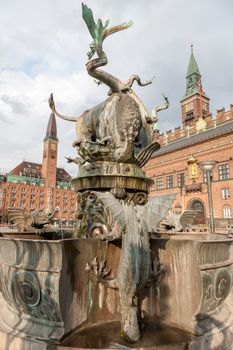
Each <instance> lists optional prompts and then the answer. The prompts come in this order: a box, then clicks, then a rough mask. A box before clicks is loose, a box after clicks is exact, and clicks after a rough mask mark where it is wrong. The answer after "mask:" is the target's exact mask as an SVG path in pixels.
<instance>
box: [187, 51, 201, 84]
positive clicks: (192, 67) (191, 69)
mask: <svg viewBox="0 0 233 350" xmlns="http://www.w3.org/2000/svg"><path fill="white" fill-rule="evenodd" d="M192 74H197V75H199V76H200V77H201V73H200V71H199V68H198V65H197V62H196V59H195V57H194V54H193V44H192V45H191V56H190V60H189V66H188V70H187V74H186V78H188V77H189V76H190V75H192Z"/></svg>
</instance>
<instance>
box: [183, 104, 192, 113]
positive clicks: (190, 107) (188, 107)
mask: <svg viewBox="0 0 233 350" xmlns="http://www.w3.org/2000/svg"><path fill="white" fill-rule="evenodd" d="M192 110H193V103H192V102H191V103H188V104H187V105H186V106H185V111H186V112H190V111H192Z"/></svg>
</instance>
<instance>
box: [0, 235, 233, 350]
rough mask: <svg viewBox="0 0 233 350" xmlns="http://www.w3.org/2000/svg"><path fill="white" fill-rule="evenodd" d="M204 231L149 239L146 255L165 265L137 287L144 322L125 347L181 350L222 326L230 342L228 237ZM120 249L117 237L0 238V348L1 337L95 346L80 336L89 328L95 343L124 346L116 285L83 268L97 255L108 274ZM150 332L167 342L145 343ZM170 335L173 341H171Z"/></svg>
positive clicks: (42, 344)
mask: <svg viewBox="0 0 233 350" xmlns="http://www.w3.org/2000/svg"><path fill="white" fill-rule="evenodd" d="M205 238H206V239H203V237H198V236H196V237H193V235H191V237H189V235H186V236H185V237H184V235H179V234H177V235H176V236H174V237H171V238H167V237H161V238H156V239H152V240H151V256H152V260H155V261H157V262H158V261H159V262H160V264H164V265H165V267H166V271H165V273H164V274H162V275H160V277H159V279H158V280H157V281H156V282H155V283H153V284H152V285H151V286H150V287H147V288H145V289H144V291H143V295H142V299H143V302H142V315H143V321H144V324H145V328H144V329H143V331H142V334H143V339H142V340H141V341H140V343H139V344H137V345H134V347H133V348H135V349H137V348H138V349H139V348H140V349H144V348H148V349H160V348H159V347H158V346H160V347H161V346H163V347H164V346H165V349H173V348H174V349H183V348H184V347H183V348H182V346H186V345H187V342H188V343H190V344H192V343H193V341H194V340H192V339H196V340H195V341H196V342H197V341H199V342H200V341H202V340H201V339H204V338H205V339H207V338H208V339H210V343H211V342H213V337H214V335H215V337H216V336H218V337H219V336H220V335H219V334H222V332H225V333H227V334H228V333H229V336H228V335H227V336H225V339H228V340H227V341H228V342H230V341H231V340H229V339H231V332H232V331H233V329H232V325H233V305H232V304H233V303H232V300H233V299H232V294H231V293H232V290H231V287H232V271H233V270H232V263H233V254H232V249H233V248H232V247H233V244H232V240H230V239H217V238H219V237H207V236H206V237H205ZM210 238H211V239H210ZM212 238H213V239H212ZM120 254H121V243H120V241H119V242H118V241H116V243H115V244H113V243H108V242H106V241H100V240H97V239H63V240H43V239H22V238H20V239H19V238H15V237H11V238H9V237H8V238H0V268H1V293H0V306H1V307H0V332H1V333H0V340H1V341H0V350H5V349H6V341H7V339H8V340H9V337H10V338H11V339H12V344H14V347H12V349H14V350H18V349H22V344H21V343H22V342H29V343H30V342H31V343H33V347H32V349H33V350H34V349H35V350H37V348H36V346H38V349H39V350H41V349H63V348H64V349H66V348H71V349H81V348H83V349H88V348H92V349H95V348H96V349H97V348H98V347H97V346H96V345H94V344H93V342H92V343H91V344H90V345H91V346H95V347H90V346H89V345H88V342H86V343H85V342H83V339H84V338H85V339H88V338H90V337H89V334H91V335H92V334H95V332H96V330H98V332H97V333H99V334H100V338H99V339H100V340H101V339H102V340H101V341H100V340H98V342H100V346H102V348H103V349H110V347H109V346H110V345H109V344H110V343H109V344H108V343H104V342H105V341H106V342H107V341H108V339H110V340H111V338H112V340H111V341H112V342H113V346H115V348H119V349H121V348H122V349H123V348H125V347H126V346H128V348H132V347H131V346H130V345H126V344H125V343H123V344H121V343H120V340H121V337H120V335H119V334H120V332H119V331H120V328H119V327H120V326H119V322H120V317H121V315H120V308H119V297H118V291H116V290H113V289H109V288H106V287H104V286H103V285H102V284H98V283H97V284H96V283H94V282H93V281H92V280H91V279H90V278H89V275H88V273H87V272H86V271H85V266H86V263H90V262H91V261H92V260H93V259H94V258H95V257H96V256H97V257H98V258H99V259H100V260H106V264H107V266H108V267H110V266H111V274H110V276H109V277H110V278H114V277H115V276H116V274H117V269H118V264H119V259H120ZM95 327H97V328H95ZM152 329H153V331H152ZM101 330H102V331H101ZM104 332H105V334H106V336H104ZM166 332H170V333H169V334H171V338H169V337H167V336H165V335H166V334H167V333H166ZM147 333H148V334H149V333H150V334H151V335H150V337H149V336H147ZM225 333H224V334H225ZM153 334H157V336H156V339H158V340H159V339H161V337H162V338H164V339H170V340H169V341H170V343H167V344H163V343H161V344H159V343H156V341H155V340H154V344H153V345H151V343H150V342H149V343H148V339H147V338H151V339H153V336H152V335H153ZM175 334H176V335H177V337H178V338H175V340H176V341H178V343H174V344H172V339H173V335H175ZM178 335H179V336H178ZM179 337H180V338H179ZM203 337H204V338H203ZM4 339H5V340H4ZM81 339H82V340H81ZM96 339H97V338H96ZM92 340H93V341H95V337H92V339H91V340H90V341H92ZM110 340H109V341H110ZM35 341H37V343H35ZM16 342H18V343H19V344H21V345H19V346H18V345H15V344H16ZM69 342H70V343H69ZM75 342H76V344H75ZM101 342H102V343H101ZM114 342H115V345H114ZM143 342H145V344H144V343H143ZM179 342H180V344H179ZM25 344H26V343H25ZM35 344H36V345H35ZM55 344H56V345H55ZM69 344H70V345H69ZM101 344H102V345H101ZM104 344H107V345H106V347H104V346H105V345H104ZM117 344H118V345H117ZM185 344H186V345H185ZM205 344H206V342H205ZM199 345H200V344H199ZM61 346H62V347H61ZM117 346H118V347H117ZM123 346H124V347H123ZM146 346H147V347H146ZM172 346H173V347H172ZM174 346H176V348H175V347H174ZM177 346H181V347H180V348H178V347H177ZM190 346H194V345H190ZM99 348H101V347H99ZM113 348H114V347H113ZM186 348H187V347H186ZM7 349H9V350H11V347H10V345H9V347H8V348H7ZM161 349H163V348H161ZM187 349H189V348H187ZM190 349H195V348H194V347H193V348H191V347H190ZM196 349H198V350H199V349H201V347H200V348H198V347H197V348H196ZM203 349H205V350H206V349H208V347H206V348H203ZM210 349H211V348H210ZM219 349H220V348H219ZM221 349H225V348H224V347H222V348H221Z"/></svg>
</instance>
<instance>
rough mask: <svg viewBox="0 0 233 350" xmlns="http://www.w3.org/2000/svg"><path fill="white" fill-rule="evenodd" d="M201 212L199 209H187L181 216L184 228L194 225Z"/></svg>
mask: <svg viewBox="0 0 233 350" xmlns="http://www.w3.org/2000/svg"><path fill="white" fill-rule="evenodd" d="M199 213H200V212H199V211H198V210H185V211H184V212H183V213H182V215H181V217H180V223H181V226H182V227H183V229H184V228H185V227H187V226H189V225H193V223H194V221H195V219H196V217H197V216H198V214H199Z"/></svg>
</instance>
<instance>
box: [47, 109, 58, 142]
mask: <svg viewBox="0 0 233 350" xmlns="http://www.w3.org/2000/svg"><path fill="white" fill-rule="evenodd" d="M47 139H53V140H57V123H56V118H55V115H54V113H53V112H52V113H51V114H50V117H49V121H48V125H47V129H46V136H45V140H47Z"/></svg>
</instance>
